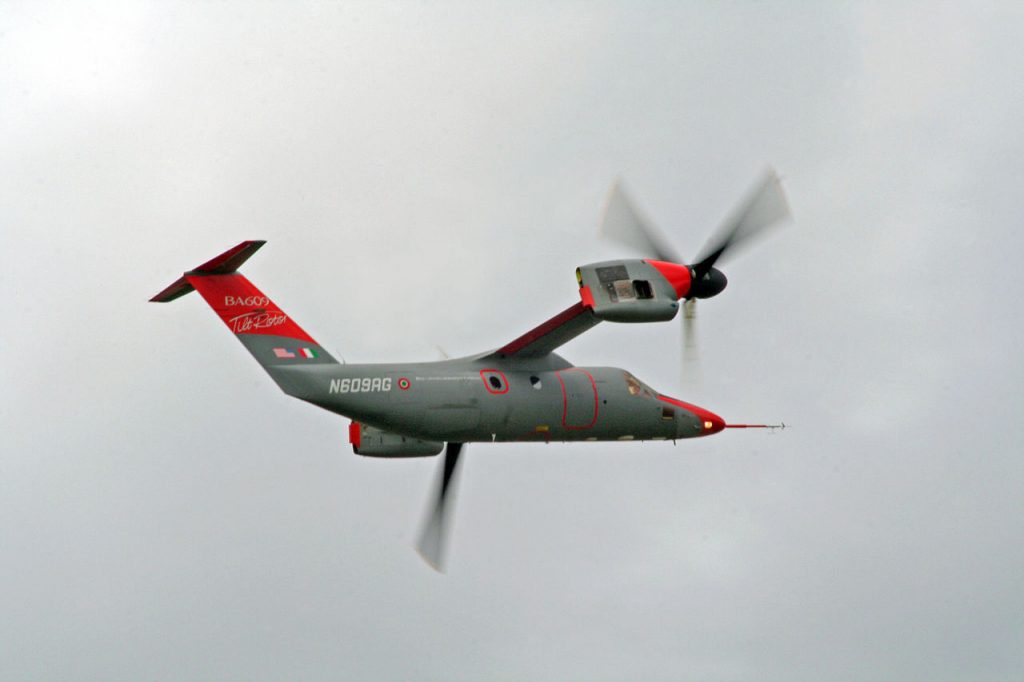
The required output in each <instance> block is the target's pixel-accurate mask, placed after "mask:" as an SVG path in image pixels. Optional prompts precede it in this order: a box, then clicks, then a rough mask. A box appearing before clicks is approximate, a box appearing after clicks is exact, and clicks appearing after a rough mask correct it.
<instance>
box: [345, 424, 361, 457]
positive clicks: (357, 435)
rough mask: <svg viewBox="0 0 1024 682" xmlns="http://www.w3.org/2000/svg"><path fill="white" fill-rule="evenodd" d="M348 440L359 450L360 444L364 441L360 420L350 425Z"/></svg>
mask: <svg viewBox="0 0 1024 682" xmlns="http://www.w3.org/2000/svg"><path fill="white" fill-rule="evenodd" d="M348 442H349V443H352V447H354V448H355V449H356V450H359V446H360V445H362V442H363V432H362V431H361V430H360V426H359V422H352V423H350V424H349V425H348Z"/></svg>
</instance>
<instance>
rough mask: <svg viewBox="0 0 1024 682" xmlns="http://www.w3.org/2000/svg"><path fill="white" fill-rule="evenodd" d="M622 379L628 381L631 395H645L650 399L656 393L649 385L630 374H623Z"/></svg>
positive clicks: (627, 386)
mask: <svg viewBox="0 0 1024 682" xmlns="http://www.w3.org/2000/svg"><path fill="white" fill-rule="evenodd" d="M622 378H623V379H625V380H626V389H627V390H628V391H629V394H630V395H644V396H647V397H648V398H653V397H654V395H655V394H654V391H652V390H651V389H650V387H649V386H647V384H645V383H644V382H642V381H640V380H639V379H637V378H636V377H635V376H633V375H632V374H630V373H629V372H623V373H622Z"/></svg>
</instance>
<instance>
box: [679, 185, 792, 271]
mask: <svg viewBox="0 0 1024 682" xmlns="http://www.w3.org/2000/svg"><path fill="white" fill-rule="evenodd" d="M789 215H790V213H789V204H788V203H787V202H786V195H785V194H784V193H783V191H782V185H781V183H780V181H779V176H778V175H777V174H776V173H775V171H774V170H773V169H771V168H769V169H768V170H766V171H765V173H764V175H763V176H762V177H761V180H760V181H759V182H758V183H757V184H756V185H755V186H754V188H753V189H752V190H751V191H750V194H748V195H747V197H746V198H745V199H744V200H743V201H742V202H740V204H739V205H738V206H737V207H736V208H735V209H734V210H733V212H732V213H731V214H730V215H729V217H728V218H726V220H725V222H723V223H722V224H721V225H720V226H719V228H718V229H717V230H715V232H714V234H713V235H712V236H711V238H710V239H708V241H707V243H706V244H705V245H704V248H703V249H701V251H700V256H699V257H698V259H697V262H696V263H693V269H694V270H695V271H696V273H697V277H703V276H704V275H705V274H707V273H708V272H710V271H711V268H712V267H714V265H715V261H717V260H718V259H719V258H720V257H721V256H723V255H725V253H726V252H727V251H728V250H729V249H734V248H736V247H737V246H738V245H739V244H741V243H743V242H745V241H747V240H748V239H750V238H751V237H753V236H755V235H756V234H757V233H759V232H761V231H762V230H765V229H767V228H769V227H771V226H772V225H775V224H777V223H779V222H780V221H782V220H785V219H786V218H788V217H789Z"/></svg>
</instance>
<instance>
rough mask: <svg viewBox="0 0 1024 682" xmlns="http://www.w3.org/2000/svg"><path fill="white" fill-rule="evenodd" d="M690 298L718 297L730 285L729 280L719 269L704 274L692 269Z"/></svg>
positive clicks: (709, 270) (711, 269)
mask: <svg viewBox="0 0 1024 682" xmlns="http://www.w3.org/2000/svg"><path fill="white" fill-rule="evenodd" d="M690 271H691V276H692V278H693V279H692V282H691V283H690V293H689V296H690V298H711V297H712V296H717V295H718V294H720V293H722V292H723V291H724V290H725V287H727V286H728V285H729V278H728V277H726V276H725V273H724V272H722V271H721V270H719V269H718V268H709V269H708V270H706V271H705V272H704V273H703V274H701V273H700V272H698V271H697V269H696V268H690Z"/></svg>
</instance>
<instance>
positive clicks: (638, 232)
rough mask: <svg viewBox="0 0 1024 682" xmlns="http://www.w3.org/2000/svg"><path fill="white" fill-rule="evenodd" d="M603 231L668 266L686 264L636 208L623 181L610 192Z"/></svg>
mask: <svg viewBox="0 0 1024 682" xmlns="http://www.w3.org/2000/svg"><path fill="white" fill-rule="evenodd" d="M600 232H601V234H603V235H604V236H606V237H610V238H612V239H615V240H616V241H618V242H619V243H621V244H625V245H626V246H631V247H633V248H634V249H636V250H638V251H640V252H641V253H642V254H643V255H645V256H653V257H654V258H656V259H658V260H661V261H667V262H669V263H682V262H683V259H682V257H681V256H680V255H679V253H678V252H677V251H676V250H675V249H674V248H673V247H672V244H671V243H670V242H669V240H667V239H666V238H665V235H664V234H662V232H661V230H659V229H658V228H657V227H655V226H654V225H653V224H652V223H651V222H650V221H649V220H647V219H646V218H645V217H644V216H643V215H641V214H640V212H639V211H638V210H637V209H636V207H635V206H634V205H633V202H632V201H631V200H630V198H629V195H627V194H626V190H625V189H624V188H623V186H622V182H621V181H618V180H617V181H616V182H615V184H614V185H612V188H611V190H609V191H608V199H607V201H606V202H605V207H604V213H603V214H602V215H601V224H600Z"/></svg>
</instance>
